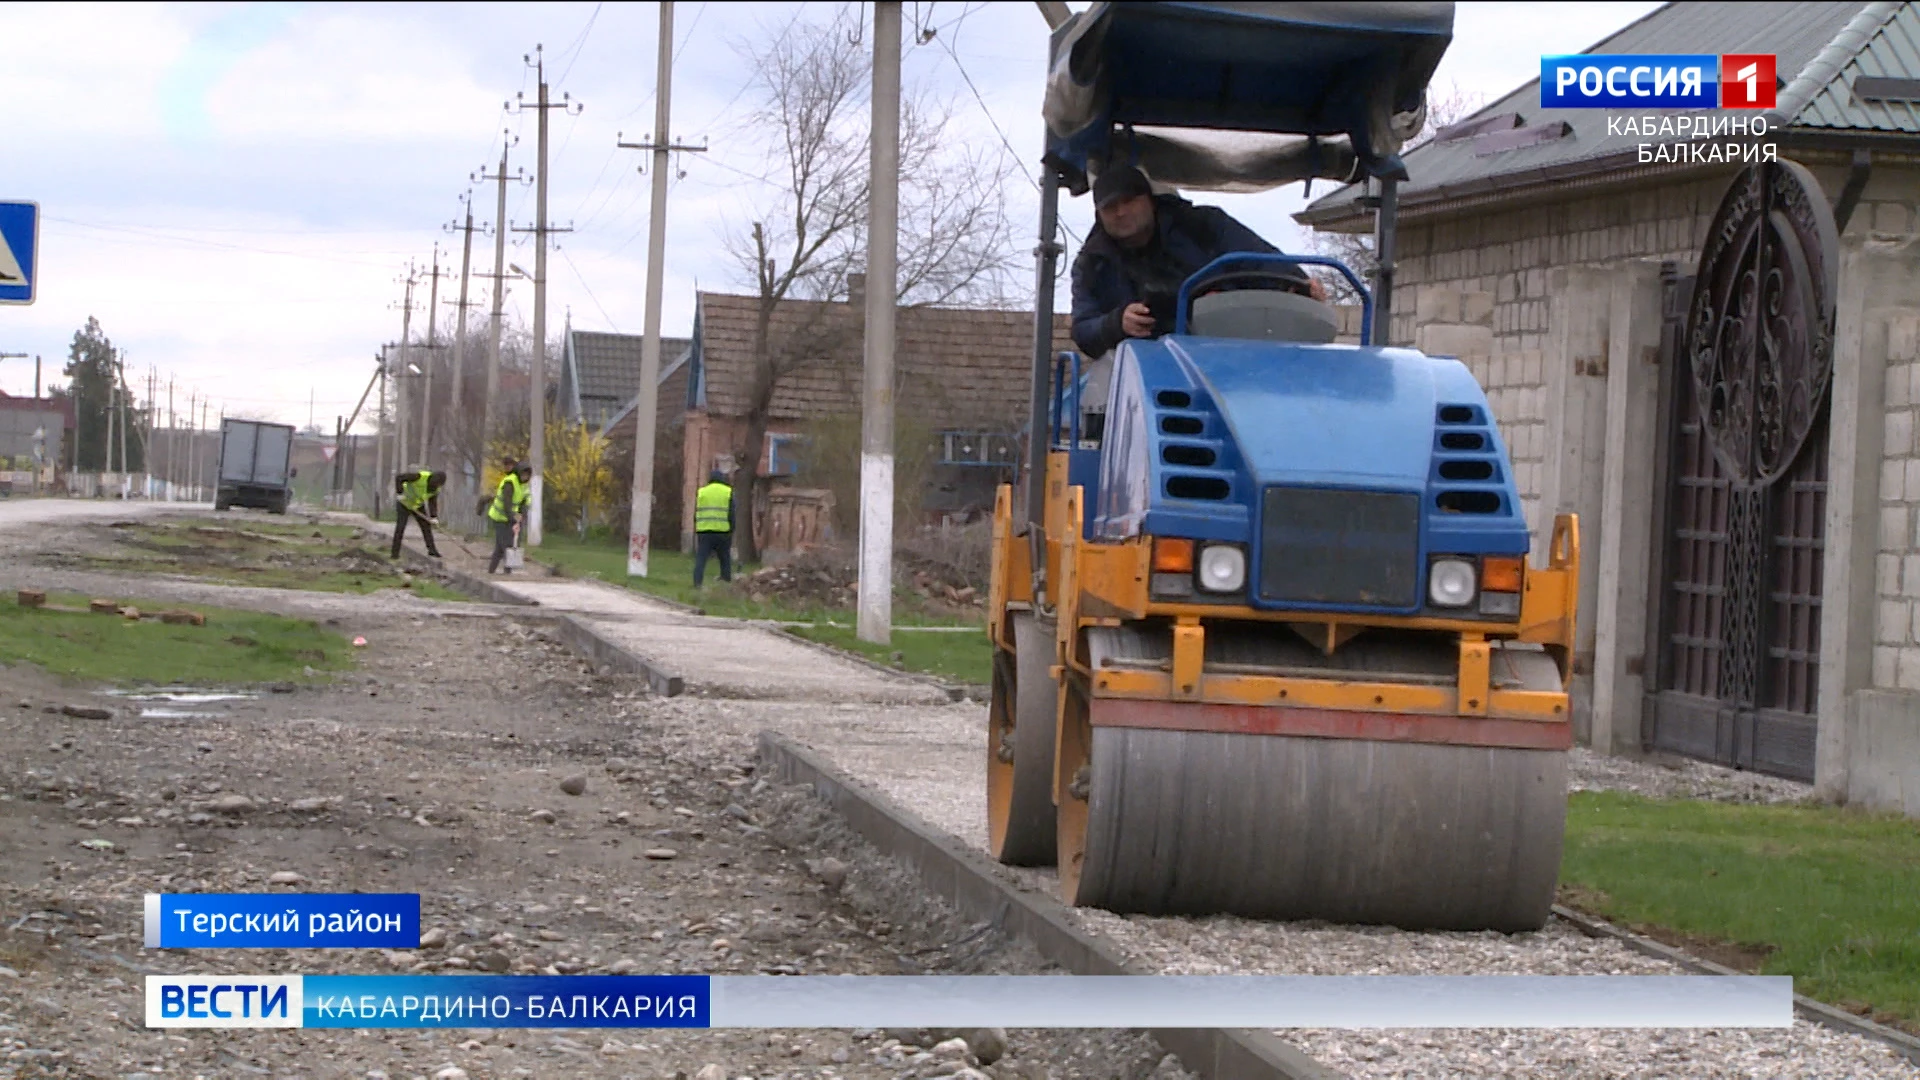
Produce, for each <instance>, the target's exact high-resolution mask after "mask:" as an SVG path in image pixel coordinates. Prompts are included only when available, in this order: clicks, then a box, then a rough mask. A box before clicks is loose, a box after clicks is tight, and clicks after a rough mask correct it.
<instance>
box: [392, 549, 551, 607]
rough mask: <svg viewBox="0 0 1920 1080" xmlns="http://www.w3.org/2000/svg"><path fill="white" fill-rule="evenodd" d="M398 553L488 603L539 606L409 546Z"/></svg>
mask: <svg viewBox="0 0 1920 1080" xmlns="http://www.w3.org/2000/svg"><path fill="white" fill-rule="evenodd" d="M400 554H401V556H402V558H403V560H404V561H405V562H406V563H407V564H408V565H411V566H418V567H422V568H424V569H426V570H428V571H430V572H432V573H436V574H445V575H446V577H447V580H448V581H450V582H452V583H453V587H454V588H456V589H459V590H460V591H461V592H463V593H468V594H470V595H472V596H477V597H479V598H480V599H482V600H485V601H486V602H488V603H490V604H505V605H508V606H511V607H539V606H540V601H538V600H529V599H527V598H526V597H524V596H516V595H514V594H513V593H510V592H508V591H507V590H505V589H502V588H501V587H500V586H498V585H495V584H494V583H493V582H491V581H488V580H487V579H486V578H482V577H475V576H474V575H472V574H469V573H467V572H466V571H465V570H455V569H454V568H452V567H450V566H442V565H440V564H439V563H436V562H434V561H433V560H432V559H429V558H427V557H426V556H425V555H422V554H420V553H419V552H417V551H415V550H413V549H412V548H410V547H409V548H401V549H400Z"/></svg>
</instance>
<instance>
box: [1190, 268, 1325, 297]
mask: <svg viewBox="0 0 1920 1080" xmlns="http://www.w3.org/2000/svg"><path fill="white" fill-rule="evenodd" d="M1303 273H1304V272H1303ZM1240 288H1255V289H1264V290H1268V291H1274V292H1290V293H1293V294H1295V295H1297V296H1312V295H1313V293H1312V292H1311V291H1310V290H1311V288H1312V286H1311V285H1310V284H1309V282H1308V280H1307V279H1305V278H1304V277H1295V276H1293V275H1292V274H1287V273H1283V272H1282V271H1281V270H1280V268H1279V267H1278V266H1272V267H1260V266H1254V267H1243V268H1241V269H1237V270H1224V271H1221V272H1220V273H1218V274H1210V275H1208V276H1207V277H1205V278H1203V279H1202V280H1201V281H1200V282H1199V283H1198V284H1197V285H1195V286H1194V288H1193V292H1192V298H1193V299H1195V300H1198V299H1200V298H1201V297H1203V296H1207V295H1210V294H1212V293H1217V292H1226V291H1229V290H1233V289H1240Z"/></svg>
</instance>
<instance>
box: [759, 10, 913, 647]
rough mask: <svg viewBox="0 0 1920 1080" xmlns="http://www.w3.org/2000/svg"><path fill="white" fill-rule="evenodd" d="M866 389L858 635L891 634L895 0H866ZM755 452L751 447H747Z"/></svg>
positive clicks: (877, 639)
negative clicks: (869, 65)
mask: <svg viewBox="0 0 1920 1080" xmlns="http://www.w3.org/2000/svg"><path fill="white" fill-rule="evenodd" d="M872 131H873V137H872V139H871V140H870V141H869V145H870V147H871V152H872V155H873V156H872V164H871V175H870V179H869V181H868V183H869V184H870V185H871V191H872V195H871V197H870V201H869V202H868V204H867V207H868V210H867V212H868V224H867V335H866V336H867V355H866V372H865V374H866V393H865V396H864V397H865V400H864V401H863V402H862V404H861V409H860V595H859V603H860V625H859V635H860V640H862V641H870V642H874V643H875V644H879V645H885V644H887V642H888V641H889V640H890V639H891V637H892V634H893V315H894V304H895V303H896V302H897V300H898V297H897V292H898V290H899V287H900V286H899V273H898V270H897V269H896V265H895V264H896V261H897V259H898V255H899V252H898V244H899V235H900V2H899V0H878V2H876V3H875V4H874V5H873V128H872ZM754 449H755V450H756V451H757V450H758V447H755V448H754Z"/></svg>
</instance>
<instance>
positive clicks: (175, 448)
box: [167, 378, 180, 502]
mask: <svg viewBox="0 0 1920 1080" xmlns="http://www.w3.org/2000/svg"><path fill="white" fill-rule="evenodd" d="M179 459H180V414H179V413H177V412H174V411H173V379H172V378H168V379H167V501H168V502H172V501H174V494H175V492H176V491H178V490H179V487H180V480H179V469H178V467H177V466H176V465H175V462H177V461H178V460H179Z"/></svg>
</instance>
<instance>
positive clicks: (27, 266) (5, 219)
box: [0, 202, 40, 304]
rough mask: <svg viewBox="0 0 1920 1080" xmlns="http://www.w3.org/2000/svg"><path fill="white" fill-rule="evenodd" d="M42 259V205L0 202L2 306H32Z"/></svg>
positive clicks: (0, 291)
mask: <svg viewBox="0 0 1920 1080" xmlns="http://www.w3.org/2000/svg"><path fill="white" fill-rule="evenodd" d="M39 256H40V204H39V203H30V202H0V304H31V303H33V285H34V280H35V279H36V278H37V277H38V272H39V266H40V258H39Z"/></svg>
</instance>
